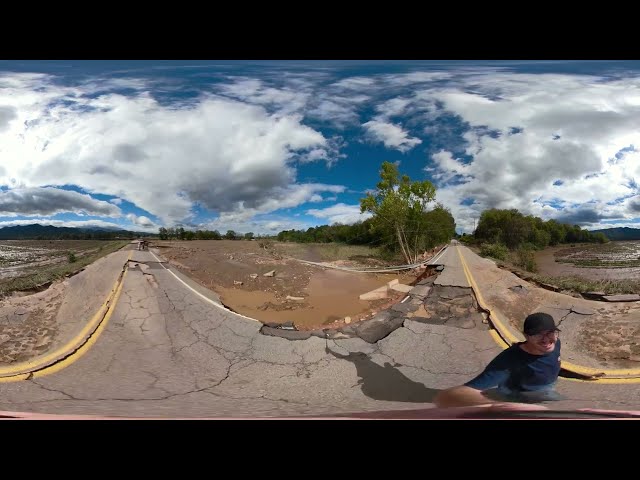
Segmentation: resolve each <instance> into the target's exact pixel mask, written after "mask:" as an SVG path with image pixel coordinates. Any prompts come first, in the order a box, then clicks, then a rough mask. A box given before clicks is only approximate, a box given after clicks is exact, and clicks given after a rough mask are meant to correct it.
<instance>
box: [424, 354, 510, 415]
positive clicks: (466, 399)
mask: <svg viewBox="0 0 640 480" xmlns="http://www.w3.org/2000/svg"><path fill="white" fill-rule="evenodd" d="M503 363H504V362H503V361H502V358H501V357H500V358H496V359H494V360H493V361H492V362H491V363H489V365H487V367H486V368H485V369H484V371H483V372H482V373H481V374H480V375H478V376H477V377H475V378H474V379H473V380H470V381H468V382H467V383H465V384H464V385H460V386H458V387H453V388H449V389H447V390H443V391H442V392H440V393H439V394H438V395H436V398H435V399H434V403H435V404H436V405H437V406H438V407H443V408H446V407H472V406H475V405H488V404H490V403H496V402H494V401H493V400H490V399H489V398H487V397H485V396H484V395H483V394H482V391H483V390H487V389H489V388H493V387H496V386H497V385H499V384H501V383H503V382H504V381H506V380H507V378H508V377H509V370H507V369H505V368H504V366H503Z"/></svg>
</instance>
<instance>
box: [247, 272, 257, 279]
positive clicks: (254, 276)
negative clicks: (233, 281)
mask: <svg viewBox="0 0 640 480" xmlns="http://www.w3.org/2000/svg"><path fill="white" fill-rule="evenodd" d="M249 276H250V277H251V278H258V274H257V273H252V274H251V275H249Z"/></svg>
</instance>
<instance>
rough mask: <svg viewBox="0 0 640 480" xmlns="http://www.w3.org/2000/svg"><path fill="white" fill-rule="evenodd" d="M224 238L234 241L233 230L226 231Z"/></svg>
mask: <svg viewBox="0 0 640 480" xmlns="http://www.w3.org/2000/svg"><path fill="white" fill-rule="evenodd" d="M224 238H226V239H227V240H235V239H236V232H234V231H233V230H227V233H225V234H224Z"/></svg>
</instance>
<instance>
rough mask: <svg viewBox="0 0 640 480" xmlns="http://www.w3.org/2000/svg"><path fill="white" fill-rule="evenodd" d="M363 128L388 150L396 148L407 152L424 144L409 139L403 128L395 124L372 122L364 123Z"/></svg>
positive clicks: (417, 139) (418, 140)
mask: <svg viewBox="0 0 640 480" xmlns="http://www.w3.org/2000/svg"><path fill="white" fill-rule="evenodd" d="M362 126H363V127H364V128H365V129H366V131H367V135H368V136H369V137H370V138H372V139H373V140H375V141H379V142H382V143H384V146H385V147H387V148H395V149H396V150H398V151H400V152H407V151H409V150H411V149H412V148H413V147H415V146H416V145H419V144H421V143H422V140H420V139H419V138H412V137H409V135H408V134H407V132H406V131H405V130H403V129H402V127H400V126H398V125H395V124H393V123H387V122H382V121H379V120H370V121H368V122H366V123H363V124H362Z"/></svg>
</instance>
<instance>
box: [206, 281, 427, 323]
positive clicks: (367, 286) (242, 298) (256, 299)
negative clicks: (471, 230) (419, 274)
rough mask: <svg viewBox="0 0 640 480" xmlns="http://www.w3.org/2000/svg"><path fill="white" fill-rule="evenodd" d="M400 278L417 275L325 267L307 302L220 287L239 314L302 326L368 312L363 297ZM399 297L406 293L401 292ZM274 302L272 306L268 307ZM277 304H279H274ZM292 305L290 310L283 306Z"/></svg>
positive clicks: (312, 283)
mask: <svg viewBox="0 0 640 480" xmlns="http://www.w3.org/2000/svg"><path fill="white" fill-rule="evenodd" d="M395 278H397V279H398V280H399V281H400V283H409V282H410V281H412V280H415V277H411V276H402V275H390V274H363V273H351V272H344V271H340V270H325V271H322V272H318V273H317V274H315V275H313V276H312V277H311V280H310V282H309V285H308V286H307V287H305V289H304V290H305V293H306V294H307V296H306V298H305V300H304V301H295V300H284V299H278V298H276V296H275V295H274V294H273V293H272V292H263V291H253V292H249V291H246V290H242V287H239V288H223V287H216V290H218V291H219V293H220V294H221V299H222V302H223V303H224V304H225V305H227V306H228V307H230V308H232V309H233V310H235V311H236V312H238V313H241V314H243V315H247V316H249V317H252V318H256V319H258V320H261V321H263V322H277V323H284V322H288V321H292V322H295V324H296V325H299V326H312V325H314V326H317V325H326V324H329V323H331V322H333V321H335V320H340V319H343V318H344V317H347V316H349V317H352V318H354V320H355V318H356V317H357V316H358V315H359V314H363V313H365V312H367V311H368V310H369V309H370V308H371V307H372V303H373V302H370V301H364V300H360V299H359V296H360V295H361V294H363V293H366V292H369V291H371V290H373V289H375V288H378V287H381V286H382V285H384V284H386V283H387V282H389V281H391V280H393V279H395ZM394 293H397V294H398V295H397V296H400V297H401V296H403V295H404V294H402V293H400V292H394ZM269 303H271V304H272V305H270V306H269V308H266V309H265V308H264V307H265V305H266V304H269ZM274 306H275V307H274ZM284 307H290V308H291V310H289V309H282V310H280V308H284Z"/></svg>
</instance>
